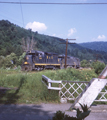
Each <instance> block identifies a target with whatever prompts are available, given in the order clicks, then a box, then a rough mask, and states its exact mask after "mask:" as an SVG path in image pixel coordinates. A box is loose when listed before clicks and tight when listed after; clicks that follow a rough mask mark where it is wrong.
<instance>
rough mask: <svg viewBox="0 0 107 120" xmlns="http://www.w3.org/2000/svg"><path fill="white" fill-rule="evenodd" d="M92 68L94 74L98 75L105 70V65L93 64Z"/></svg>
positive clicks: (97, 62) (100, 63)
mask: <svg viewBox="0 0 107 120" xmlns="http://www.w3.org/2000/svg"><path fill="white" fill-rule="evenodd" d="M92 66H93V68H94V69H95V73H96V74H100V73H101V72H102V70H103V69H104V68H105V64H104V63H102V62H100V61H96V62H93V63H92Z"/></svg>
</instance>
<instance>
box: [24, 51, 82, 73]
mask: <svg viewBox="0 0 107 120" xmlns="http://www.w3.org/2000/svg"><path fill="white" fill-rule="evenodd" d="M64 65H65V56H64V55H58V54H57V53H51V52H42V51H36V50H31V51H28V52H26V55H25V58H24V63H23V65H22V71H25V70H27V71H32V70H38V71H40V70H43V69H62V68H64V67H65V66H64ZM67 67H75V68H79V67H80V60H79V59H78V58H76V57H71V56H67Z"/></svg>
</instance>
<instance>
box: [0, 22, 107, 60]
mask: <svg viewBox="0 0 107 120" xmlns="http://www.w3.org/2000/svg"><path fill="white" fill-rule="evenodd" d="M61 42H65V41H64V40H61V39H60V38H57V37H51V36H48V35H43V34H39V33H38V32H32V31H31V30H30V29H29V30H26V29H24V28H21V27H19V26H17V25H15V24H13V23H11V22H9V21H7V20H1V21H0V56H6V55H10V54H11V53H15V54H16V55H17V56H20V55H22V53H23V52H24V51H27V50H30V49H34V50H41V51H47V52H55V53H58V54H65V48H66V45H65V44H60V43H61ZM96 54H100V55H101V56H100V57H99V59H100V60H103V61H105V62H106V61H107V53H106V52H98V51H95V50H90V49H87V48H84V47H82V46H80V45H79V44H69V45H68V55H71V56H75V57H78V58H80V60H83V59H86V60H90V59H91V60H93V59H96V57H95V55H96Z"/></svg>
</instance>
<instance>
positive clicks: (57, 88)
mask: <svg viewBox="0 0 107 120" xmlns="http://www.w3.org/2000/svg"><path fill="white" fill-rule="evenodd" d="M42 82H43V83H44V84H45V85H46V87H47V88H48V89H51V90H61V87H60V86H61V83H62V81H54V80H51V79H49V78H48V77H46V76H44V75H42ZM52 83H58V84H59V87H52Z"/></svg>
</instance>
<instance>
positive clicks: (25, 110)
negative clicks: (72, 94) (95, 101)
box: [0, 103, 107, 120]
mask: <svg viewBox="0 0 107 120" xmlns="http://www.w3.org/2000/svg"><path fill="white" fill-rule="evenodd" d="M70 106H71V104H68V103H67V104H44V103H42V104H40V105H34V104H30V105H27V104H26V105H25V104H24V105H0V120H49V119H51V118H52V116H53V115H54V113H55V112H56V111H58V110H61V111H63V112H65V113H66V114H68V115H70V116H76V112H71V111H67V110H68V109H69V107H70ZM85 120H107V105H97V106H92V107H91V114H90V115H89V116H88V117H87V118H86V119H85Z"/></svg>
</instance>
